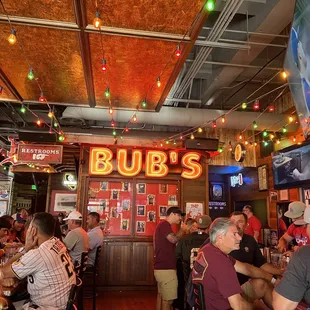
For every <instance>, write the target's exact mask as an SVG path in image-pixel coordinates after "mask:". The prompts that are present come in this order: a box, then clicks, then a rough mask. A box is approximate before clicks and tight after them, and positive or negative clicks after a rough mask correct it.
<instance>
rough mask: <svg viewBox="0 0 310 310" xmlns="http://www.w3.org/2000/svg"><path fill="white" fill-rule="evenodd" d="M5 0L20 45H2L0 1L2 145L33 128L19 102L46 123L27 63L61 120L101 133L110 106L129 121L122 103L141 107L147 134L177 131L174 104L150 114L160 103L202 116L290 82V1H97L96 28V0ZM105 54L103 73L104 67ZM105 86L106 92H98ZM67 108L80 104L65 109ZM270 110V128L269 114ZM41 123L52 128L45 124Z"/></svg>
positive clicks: (4, 30)
mask: <svg viewBox="0 0 310 310" xmlns="http://www.w3.org/2000/svg"><path fill="white" fill-rule="evenodd" d="M2 2H3V4H4V6H5V8H6V10H7V12H8V14H9V15H10V18H11V21H12V24H13V27H14V29H16V30H17V40H18V42H20V43H21V44H20V45H18V44H15V45H9V44H8V42H7V37H8V34H9V32H10V26H9V24H8V19H7V16H6V15H5V14H4V11H3V9H2V8H1V7H0V85H3V86H4V91H3V93H2V95H0V145H1V143H2V144H5V143H6V136H7V135H12V134H13V135H16V134H18V131H20V130H28V131H29V132H34V133H35V132H36V131H37V130H38V128H37V127H36V125H35V121H36V117H35V116H33V115H32V114H30V113H27V114H22V113H20V112H19V107H20V103H25V104H26V105H29V107H30V108H31V109H32V110H33V111H34V112H35V113H36V114H37V115H39V116H40V118H42V119H43V120H44V121H45V122H46V123H49V122H50V120H49V119H48V117H47V113H48V110H49V109H48V107H47V106H46V105H44V104H42V103H39V101H38V98H39V96H40V90H39V88H38V85H37V83H36V81H35V80H33V81H29V80H28V79H27V73H28V70H29V67H30V66H31V67H33V70H34V74H35V76H36V77H37V78H38V83H39V85H40V86H41V87H42V90H43V92H44V95H45V96H46V98H47V100H48V102H49V104H50V106H51V107H53V109H54V112H55V116H56V117H57V118H58V120H59V122H60V124H61V126H62V129H63V130H64V131H65V132H66V131H70V133H74V132H76V133H80V132H81V131H83V132H84V133H89V134H92V132H93V131H95V130H96V134H98V129H102V128H111V126H110V121H111V117H110V115H109V113H108V110H107V108H108V107H109V106H110V105H112V106H113V108H114V109H115V110H116V111H117V114H116V115H115V118H114V120H115V121H117V122H119V123H118V127H119V128H125V126H127V123H126V120H125V119H124V118H126V117H127V114H128V110H129V111H135V110H136V109H137V107H139V111H140V112H139V114H140V115H141V117H140V116H139V117H138V122H137V124H135V125H134V126H132V127H133V129H136V130H139V131H143V130H147V134H148V135H150V136H151V135H152V131H158V132H171V131H182V130H185V129H187V128H189V127H191V126H192V124H191V122H184V121H182V122H181V121H180V122H179V123H178V122H177V117H178V115H179V113H180V111H179V110H175V111H176V112H177V111H178V112H177V113H173V109H172V110H169V111H170V112H169V117H165V123H163V122H159V121H158V117H152V115H155V114H157V113H158V112H160V113H161V112H162V111H165V110H163V109H162V106H163V105H164V106H168V107H171V108H175V107H177V108H183V109H186V114H185V115H188V118H189V119H191V120H193V119H194V118H193V115H195V114H192V113H197V109H203V110H205V111H204V112H203V113H205V114H206V115H207V114H208V112H207V111H208V110H210V109H212V110H217V111H218V110H220V111H218V112H216V113H218V114H219V115H220V113H222V112H221V111H222V110H229V109H230V108H232V107H233V106H235V105H236V104H238V103H240V102H242V101H243V100H245V99H246V98H247V97H248V100H249V101H250V100H254V99H255V98H257V97H259V96H263V95H266V94H269V93H270V94H269V95H268V96H265V97H262V98H261V109H263V108H264V107H266V106H267V105H268V104H270V103H271V102H272V101H273V100H274V99H275V98H277V97H278V96H279V95H281V94H282V93H284V92H287V91H288V88H287V87H286V86H285V84H286V81H284V80H283V79H282V78H281V76H280V74H279V72H280V70H282V67H283V60H284V57H285V50H286V44H287V40H288V35H289V29H290V22H291V20H292V16H293V11H294V5H295V1H292V0H229V1H228V0H217V1H216V7H215V10H214V11H213V12H211V13H210V14H209V15H208V16H207V12H206V10H202V11H201V12H200V10H201V8H202V6H203V4H204V2H205V1H202V0H192V1H187V0H175V1H173V4H172V3H171V2H170V1H165V0H157V1H152V0H144V1H140V0H126V1H125V0H106V1H99V0H98V8H99V12H100V18H101V20H102V27H101V31H98V30H96V29H95V28H94V27H93V25H92V21H93V18H94V14H95V11H96V1H95V0H92V1H90V0H89V1H86V0H85V1H83V0H74V1H72V0H70V1H69V0H57V1H56V0H53V1H52V0H38V1H28V0H20V1H18V2H12V1H9V0H2ZM191 25H192V26H191ZM189 27H191V28H190V31H187V30H188V29H189ZM196 39H197V40H196ZM180 41H182V42H183V43H182V56H181V57H180V58H177V57H175V56H174V52H175V49H176V45H177V44H178V43H179V42H180ZM21 46H22V49H21ZM25 55H26V57H25ZM103 58H105V59H106V61H107V66H108V70H107V72H106V73H105V72H102V71H101V62H102V59H103ZM158 76H160V77H161V87H160V88H158V87H157V86H156V79H157V77H158ZM267 82H268V83H267ZM264 84H266V85H265V86H264ZM107 86H108V87H109V88H110V92H111V98H110V101H109V100H108V99H106V98H105V95H104V93H105V90H106V87H107ZM260 88H261V89H260ZM253 92H255V94H254V95H253V96H250V95H251V94H252V93H253ZM145 98H146V99H147V107H146V108H144V109H143V108H141V102H142V101H143V100H144V99H145ZM66 107H70V108H71V109H72V108H73V109H74V108H76V109H77V110H76V112H75V113H71V114H70V113H68V112H67V111H66ZM80 108H88V109H91V110H93V109H94V110H93V111H92V113H96V111H98V109H105V110H104V111H105V113H101V114H102V115H101V114H100V118H99V119H98V117H93V118H87V117H84V114H83V113H80V110H78V109H80ZM70 111H72V110H70ZM167 111H168V110H167ZM184 111H185V110H184ZM193 111H194V112H193ZM160 113H159V114H160ZM167 113H168V112H167ZM240 113H244V112H242V111H240ZM69 114H70V115H69ZM275 114H276V113H275ZM68 115H69V117H68ZM98 115H99V114H98ZM125 115H126V117H125ZM145 115H147V116H148V117H146V116H145ZM212 115H213V114H212ZM212 117H214V116H212ZM235 117H238V116H237V115H236V116H235ZM276 117H278V118H279V116H276ZM269 118H270V120H269ZM269 118H266V119H265V123H264V126H266V127H267V126H268V124H271V123H272V122H273V120H272V117H270V116H269ZM280 118H281V116H280ZM146 119H148V120H146ZM169 119H170V120H171V122H170V121H169ZM261 119H264V116H262V118H261ZM182 120H183V118H182ZM143 121H144V122H143ZM268 122H269V123H268ZM283 122H285V120H284V117H283ZM234 123H238V122H234ZM232 124H233V122H231V123H230V124H229V122H227V125H226V124H225V126H233V125H232ZM239 126H240V124H239ZM278 126H279V124H278ZM42 129H43V130H46V131H47V132H48V128H47V127H45V126H43V128H42V127H41V130H42ZM102 134H105V132H104V131H102ZM110 134H111V133H110V132H109V135H110Z"/></svg>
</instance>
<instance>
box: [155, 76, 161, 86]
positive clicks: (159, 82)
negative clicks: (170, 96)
mask: <svg viewBox="0 0 310 310" xmlns="http://www.w3.org/2000/svg"><path fill="white" fill-rule="evenodd" d="M156 84H157V87H160V85H161V81H160V76H159V77H158V78H157V81H156Z"/></svg>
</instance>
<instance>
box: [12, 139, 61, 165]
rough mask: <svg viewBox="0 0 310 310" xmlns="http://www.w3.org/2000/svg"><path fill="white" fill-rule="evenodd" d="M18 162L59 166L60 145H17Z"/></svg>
mask: <svg viewBox="0 0 310 310" xmlns="http://www.w3.org/2000/svg"><path fill="white" fill-rule="evenodd" d="M17 158H18V162H22V163H40V164H61V163H62V145H40V144H19V145H18V153H17Z"/></svg>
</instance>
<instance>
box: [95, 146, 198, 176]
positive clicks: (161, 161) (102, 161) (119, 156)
mask: <svg viewBox="0 0 310 310" xmlns="http://www.w3.org/2000/svg"><path fill="white" fill-rule="evenodd" d="M200 157H201V155H200V154H199V153H197V152H187V153H185V154H184V155H183V156H182V158H181V165H182V172H181V176H182V177H183V178H185V179H190V180H193V179H197V178H199V177H200V176H201V174H202V166H201V164H200V163H199V161H200ZM112 160H113V152H112V151H111V150H110V149H108V148H102V147H92V148H90V157H89V174H91V175H100V176H107V175H109V174H111V173H112V172H113V163H112ZM168 161H169V163H170V164H173V165H175V164H177V163H178V153H177V152H176V151H170V152H169V157H168V155H167V153H166V152H164V151H158V150H147V151H146V155H145V176H146V177H153V178H161V177H164V176H166V175H167V174H168V172H169V167H168V165H167V163H168ZM142 164H143V162H142V150H138V149H134V150H132V152H131V163H130V165H129V164H128V150H127V149H118V150H117V153H116V168H117V171H118V173H119V174H121V175H123V176H125V177H134V176H136V175H138V174H139V173H140V172H141V171H142V166H143V165H142Z"/></svg>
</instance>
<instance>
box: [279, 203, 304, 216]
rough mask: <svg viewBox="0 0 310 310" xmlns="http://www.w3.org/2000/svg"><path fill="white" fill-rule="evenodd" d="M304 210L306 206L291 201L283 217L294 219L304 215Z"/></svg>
mask: <svg viewBox="0 0 310 310" xmlns="http://www.w3.org/2000/svg"><path fill="white" fill-rule="evenodd" d="M305 209H306V205H305V204H304V203H303V202H302V201H293V202H291V203H290V204H289V205H288V211H286V212H285V213H284V215H285V216H286V217H289V218H291V219H296V218H298V217H300V216H302V215H303V214H304V211H305Z"/></svg>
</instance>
